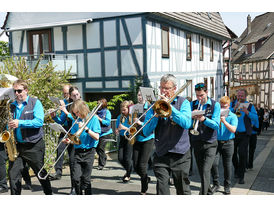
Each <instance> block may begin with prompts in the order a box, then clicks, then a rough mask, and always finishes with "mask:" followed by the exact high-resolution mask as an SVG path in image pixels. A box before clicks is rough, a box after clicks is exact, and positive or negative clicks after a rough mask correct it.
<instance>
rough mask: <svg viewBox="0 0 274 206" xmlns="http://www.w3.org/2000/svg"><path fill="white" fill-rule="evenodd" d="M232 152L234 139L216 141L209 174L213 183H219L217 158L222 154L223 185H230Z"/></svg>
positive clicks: (227, 186) (226, 186)
mask: <svg viewBox="0 0 274 206" xmlns="http://www.w3.org/2000/svg"><path fill="white" fill-rule="evenodd" d="M233 152H234V140H233V139H231V140H228V141H218V147H217V152H216V157H215V160H214V162H213V165H212V169H211V174H212V178H213V184H214V185H220V183H219V169H218V167H219V160H220V156H222V160H223V167H224V187H225V188H229V187H230V186H231V171H232V156H233Z"/></svg>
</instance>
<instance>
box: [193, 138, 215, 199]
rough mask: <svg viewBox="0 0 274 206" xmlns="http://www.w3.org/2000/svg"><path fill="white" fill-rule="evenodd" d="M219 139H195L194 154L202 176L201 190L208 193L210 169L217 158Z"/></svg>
mask: <svg viewBox="0 0 274 206" xmlns="http://www.w3.org/2000/svg"><path fill="white" fill-rule="evenodd" d="M217 145H218V143H217V140H216V141H214V142H213V143H209V142H205V141H200V140H197V141H193V148H194V156H195V159H196V163H197V167H198V171H199V175H200V178H201V192H200V194H202V195H206V194H207V192H208V189H209V186H210V171H211V168H212V165H213V162H214V160H215V156H216V150H217Z"/></svg>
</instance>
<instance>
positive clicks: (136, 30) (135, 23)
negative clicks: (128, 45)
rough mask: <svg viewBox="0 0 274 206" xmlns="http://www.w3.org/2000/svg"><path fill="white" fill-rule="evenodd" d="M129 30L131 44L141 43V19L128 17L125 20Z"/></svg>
mask: <svg viewBox="0 0 274 206" xmlns="http://www.w3.org/2000/svg"><path fill="white" fill-rule="evenodd" d="M125 21H126V25H127V28H128V31H129V36H130V39H131V42H132V44H133V45H136V44H142V42H143V38H142V30H143V29H142V19H141V18H140V17H138V18H128V19H126V20H125Z"/></svg>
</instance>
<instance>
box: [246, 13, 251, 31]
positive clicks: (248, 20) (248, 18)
mask: <svg viewBox="0 0 274 206" xmlns="http://www.w3.org/2000/svg"><path fill="white" fill-rule="evenodd" d="M250 32H251V16H250V15H249V14H248V16H247V35H248V34H249V33H250Z"/></svg>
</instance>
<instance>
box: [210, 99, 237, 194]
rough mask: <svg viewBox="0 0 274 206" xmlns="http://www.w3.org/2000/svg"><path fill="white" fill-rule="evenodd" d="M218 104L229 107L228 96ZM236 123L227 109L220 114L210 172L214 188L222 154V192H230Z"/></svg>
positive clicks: (223, 107)
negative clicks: (226, 113) (215, 151)
mask: <svg viewBox="0 0 274 206" xmlns="http://www.w3.org/2000/svg"><path fill="white" fill-rule="evenodd" d="M220 104H221V108H222V109H229V106H230V99H229V97H228V96H224V97H222V98H221V99H220ZM237 125H238V118H237V116H236V115H235V114H234V113H232V112H231V111H230V110H229V113H228V116H227V117H225V116H222V115H221V123H220V128H219V130H218V134H217V140H218V147H217V153H216V157H215V161H214V163H213V166H212V169H211V173H212V177H213V185H214V186H213V189H212V192H213V193H214V192H215V190H217V189H218V188H219V185H220V183H219V180H218V178H219V169H218V167H219V159H220V156H222V160H223V167H224V194H226V195H229V194H230V187H231V170H232V156H233V152H234V138H235V134H234V133H235V132H236V128H237Z"/></svg>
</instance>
